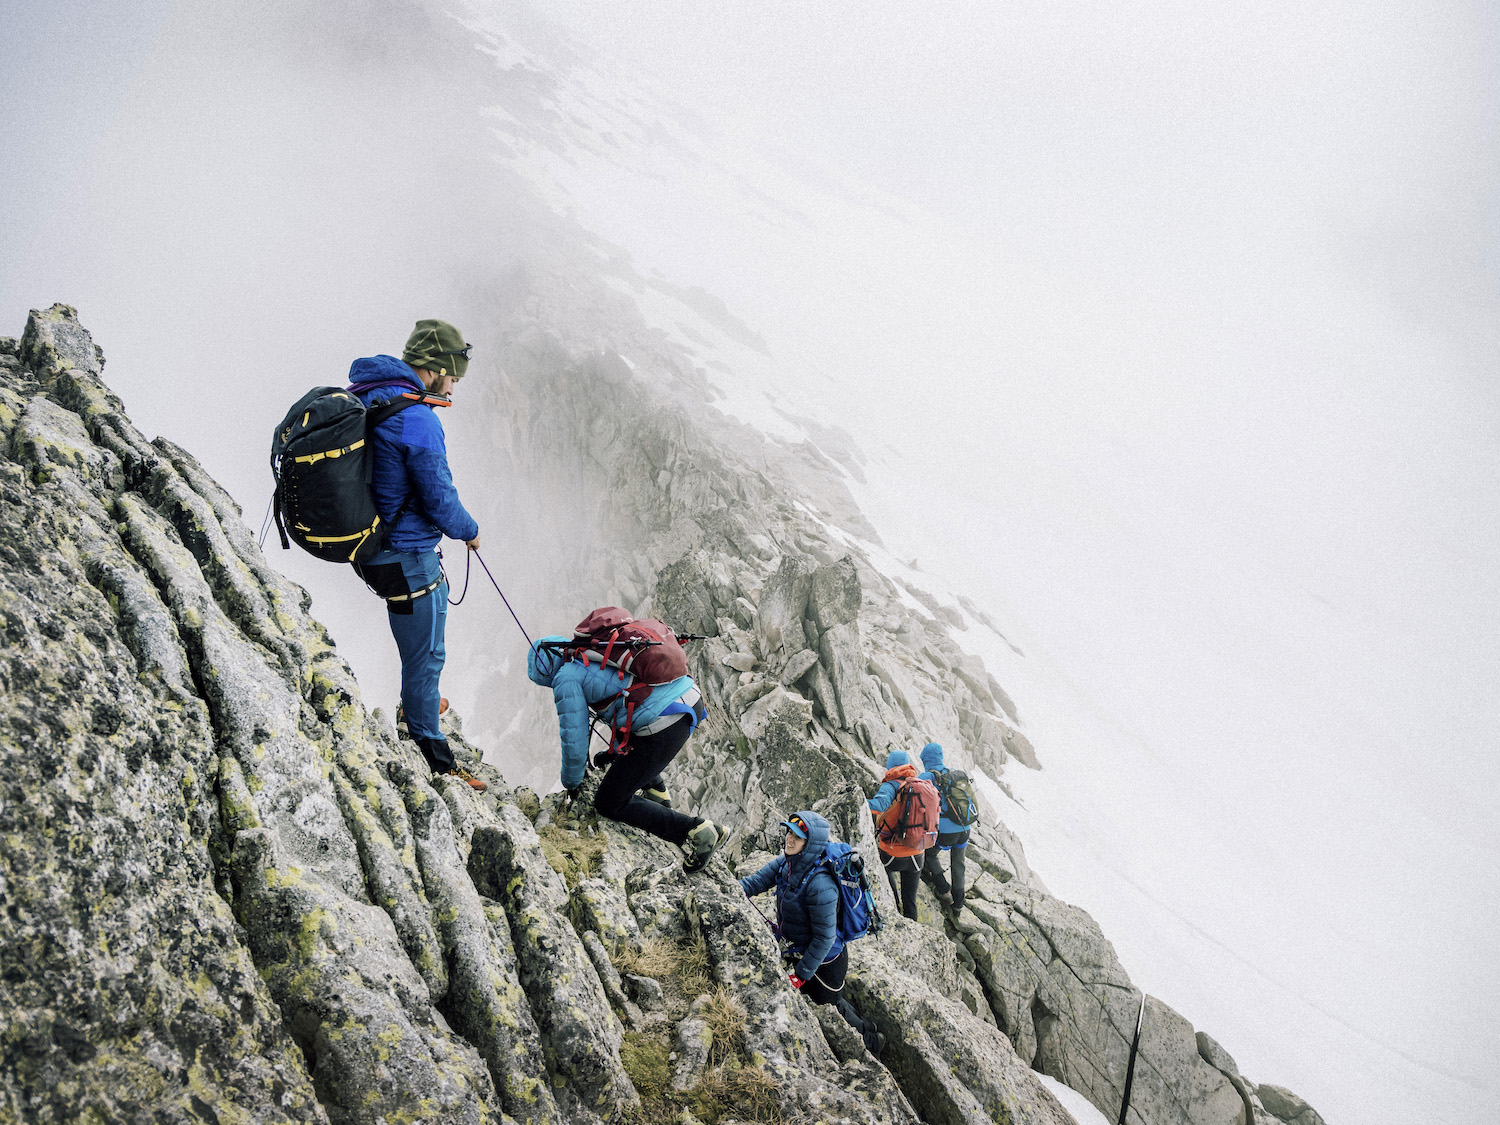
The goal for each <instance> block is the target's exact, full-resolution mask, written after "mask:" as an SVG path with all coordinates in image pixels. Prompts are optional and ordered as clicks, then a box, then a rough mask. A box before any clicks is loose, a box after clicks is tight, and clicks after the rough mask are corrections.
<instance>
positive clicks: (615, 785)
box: [594, 715, 699, 844]
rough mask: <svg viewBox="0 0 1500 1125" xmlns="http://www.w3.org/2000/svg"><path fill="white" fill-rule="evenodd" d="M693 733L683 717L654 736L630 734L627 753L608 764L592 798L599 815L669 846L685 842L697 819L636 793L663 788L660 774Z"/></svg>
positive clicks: (690, 725) (691, 727) (691, 726)
mask: <svg viewBox="0 0 1500 1125" xmlns="http://www.w3.org/2000/svg"><path fill="white" fill-rule="evenodd" d="M692 733H693V724H692V723H690V722H689V721H688V718H687V716H686V715H684V716H683V717H682V718H681V719H678V720H677V722H675V723H673V724H672V725H671V726H669V727H667V728H665V729H664V730H659V731H657V732H656V733H655V734H634V735H631V736H630V753H628V754H625V755H624V756H623V757H618V758H616V759H614V761H613V762H612V763H611V764H610V767H609V770H608V772H606V773H605V775H604V780H603V781H601V782H600V783H599V792H598V793H597V794H596V795H595V797H594V809H595V810H596V811H597V812H598V813H599V815H600V816H607V817H609V819H610V820H618V821H619V822H620V823H621V824H629V825H631V826H632V827H634V828H639V829H640V830H641V831H642V832H649V833H651V835H653V836H659V837H661V838H662V839H663V840H666V841H667V842H668V843H672V844H683V843H686V842H687V835H688V833H689V832H691V831H692V830H693V829H694V828H695V827H697V825H698V819H699V818H698V817H696V816H688V815H687V814H686V813H680V812H678V811H676V810H675V809H669V808H666V807H665V806H662V805H658V804H657V803H656V802H655V801H648V800H646V799H645V798H644V797H638V796H636V794H637V793H639V792H640V791H641V790H642V789H660V788H661V787H662V786H663V784H664V782H663V780H662V776H661V774H662V771H663V770H664V769H666V768H667V766H668V765H669V764H670V763H671V761H672V759H673V758H675V757H677V752H678V751H679V750H681V749H682V748H683V746H684V745H685V744H686V743H687V740H688V735H690V734H692Z"/></svg>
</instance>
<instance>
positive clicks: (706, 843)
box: [526, 610, 727, 871]
mask: <svg viewBox="0 0 1500 1125" xmlns="http://www.w3.org/2000/svg"><path fill="white" fill-rule="evenodd" d="M602 612H604V611H596V613H595V614H591V615H590V618H589V619H586V620H585V624H588V623H589V620H590V619H592V618H594V617H595V616H596V615H597V614H599V613H602ZM618 612H619V613H620V614H622V615H623V613H624V611H623V610H621V611H618ZM628 620H629V619H628V617H627V621H628ZM641 624H655V623H651V622H644V623H641ZM663 628H664V627H663ZM580 629H582V626H580ZM674 643H675V641H674ZM589 653H590V650H589V649H588V648H587V646H586V645H585V644H583V643H581V642H580V640H579V635H578V634H575V636H574V637H572V638H569V637H561V636H552V637H543V638H542V639H541V640H540V641H538V642H537V643H536V644H534V645H533V646H532V648H531V652H530V654H529V655H528V656H527V658H526V674H527V675H528V676H529V677H530V678H531V682H532V683H534V684H539V685H541V686H542V687H549V688H551V689H552V697H553V701H554V702H555V703H556V705H557V725H558V732H559V734H560V735H561V738H562V774H561V779H562V784H563V788H564V789H566V790H567V791H568V795H569V797H570V798H573V799H576V798H577V796H578V794H579V791H580V790H581V789H582V787H583V778H584V773H585V771H586V770H587V769H588V764H589V757H588V755H589V736H590V731H591V729H592V726H593V720H594V719H595V718H598V719H602V720H604V721H605V722H606V723H607V724H608V727H609V730H610V731H611V732H612V737H611V740H610V748H609V751H608V752H607V753H606V754H604V755H601V758H602V759H603V760H604V762H605V763H606V769H605V773H604V779H603V780H602V781H600V783H599V789H598V791H597V792H596V793H595V795H594V809H595V811H597V812H598V813H599V815H600V816H605V817H608V818H609V819H610V820H617V821H619V822H620V823H621V824H629V825H631V826H632V827H635V828H639V829H641V831H643V832H649V833H651V835H653V836H657V837H659V838H661V839H663V840H666V841H668V842H670V843H673V844H676V845H677V846H679V847H681V848H682V849H683V852H684V856H685V858H684V860H683V867H684V868H685V869H686V870H688V871H698V870H701V869H702V868H703V867H704V866H706V865H707V863H708V861H709V859H710V857H712V856H713V854H714V852H715V851H716V850H717V849H718V847H719V845H720V844H721V843H723V842H724V837H725V835H726V834H727V833H726V832H725V830H724V829H723V828H720V827H718V826H717V825H715V824H714V822H713V821H711V820H707V819H705V818H704V817H699V816H689V815H688V814H686V813H682V812H678V811H677V810H675V809H673V808H672V807H671V794H670V791H669V790H668V789H667V783H666V780H665V779H664V777H663V776H662V775H663V771H664V770H665V769H666V768H667V766H668V765H670V764H671V762H672V759H673V758H675V757H676V756H677V753H678V751H680V750H681V749H682V748H683V746H684V745H685V744H686V743H687V740H688V737H689V736H690V735H691V734H692V733H693V731H694V730H695V729H696V728H697V726H698V723H699V721H700V720H702V719H703V718H704V716H705V714H706V712H705V710H704V706H703V700H702V696H701V695H700V693H699V691H698V688H697V686H696V685H695V684H694V683H693V680H692V677H691V676H685V675H684V676H678V677H676V678H674V679H672V680H671V681H669V682H667V683H661V684H656V685H653V686H650V689H649V692H647V691H645V690H642V691H637V692H633V691H631V690H630V689H631V688H633V687H634V686H635V677H634V676H632V675H630V674H628V673H625V672H624V671H623V670H621V669H618V668H616V667H611V666H606V665H605V664H603V663H601V662H598V661H597V659H595V660H593V661H591V660H590V659H589ZM594 655H595V656H596V657H597V654H594ZM646 686H647V685H644V684H643V685H641V687H642V688H643V689H644V688H645V687H646ZM642 791H644V793H643V792H642Z"/></svg>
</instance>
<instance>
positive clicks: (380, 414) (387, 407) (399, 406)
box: [365, 395, 419, 432]
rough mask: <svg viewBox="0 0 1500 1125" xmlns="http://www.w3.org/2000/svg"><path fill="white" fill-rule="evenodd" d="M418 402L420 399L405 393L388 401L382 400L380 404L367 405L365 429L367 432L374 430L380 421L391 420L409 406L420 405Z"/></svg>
mask: <svg viewBox="0 0 1500 1125" xmlns="http://www.w3.org/2000/svg"><path fill="white" fill-rule="evenodd" d="M418 402H419V400H418V399H415V398H407V397H406V396H405V395H397V396H396V397H395V398H393V399H390V400H389V401H387V402H382V403H381V404H380V405H379V406H371V407H366V409H365V430H366V431H367V432H368V431H370V430H373V429H374V428H375V427H376V426H378V425H380V423H382V422H386V421H389V420H390V419H392V418H394V417H395V416H396V415H397V414H400V413H401V412H402V411H403V410H405V409H406V408H407V407H408V406H416V405H418Z"/></svg>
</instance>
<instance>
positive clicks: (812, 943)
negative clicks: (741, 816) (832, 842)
mask: <svg viewBox="0 0 1500 1125" xmlns="http://www.w3.org/2000/svg"><path fill="white" fill-rule="evenodd" d="M796 815H798V816H800V817H801V818H802V819H803V821H804V822H806V824H807V846H806V847H805V848H803V849H802V850H801V851H800V852H798V853H797V854H796V855H794V856H791V857H788V856H786V855H779V856H777V857H776V858H775V859H773V860H772V861H771V862H770V863H768V864H766V865H765V866H764V867H762V868H761V869H760V870H759V871H757V872H756V873H755V874H754V875H749V876H746V877H745V878H743V879H741V880H740V887H741V888H742V889H743V890H744V892H745V893H746V894H747V895H749V896H750V897H752V898H754V897H755V896H756V895H758V894H760V893H762V892H763V891H768V890H770V889H771V888H772V887H773V886H774V887H775V888H776V917H777V920H778V921H779V923H780V926H781V940H782V941H785V942H786V943H787V944H788V945H789V946H790V947H791V948H792V949H793V950H794V951H796V952H797V953H800V954H801V955H802V956H801V958H800V959H799V960H798V961H797V965H796V969H795V972H796V974H797V976H799V977H801V978H802V979H803V980H804V981H806V980H811V979H812V975H813V974H814V973H816V972H817V971H818V966H819V965H821V964H823V962H825V961H831V960H832V959H833V958H835V957H837V956H838V955H839V954H840V953H842V952H843V951H844V943H843V942H841V941H839V886H838V883H837V881H835V879H834V877H833V872H831V871H829V870H828V867H827V865H826V864H824V863H823V853H824V852H825V851H827V849H828V821H826V820H824V819H823V818H822V817H821V816H819V815H818V814H817V813H815V812H809V811H808V810H806V809H803V810H800V811H799V812H798V813H797V814H796ZM809 871H811V872H812V876H811V878H809V877H808V872H809ZM804 879H807V885H806V886H805V887H802V893H801V894H800V895H799V894H797V893H796V890H797V888H798V887H799V886H801V885H802V881H803V880H804Z"/></svg>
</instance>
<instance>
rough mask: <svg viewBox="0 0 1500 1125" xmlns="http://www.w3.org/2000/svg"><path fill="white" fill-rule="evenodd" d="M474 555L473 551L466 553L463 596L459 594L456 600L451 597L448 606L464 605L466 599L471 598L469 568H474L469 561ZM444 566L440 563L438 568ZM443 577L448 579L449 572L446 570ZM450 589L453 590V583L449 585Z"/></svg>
mask: <svg viewBox="0 0 1500 1125" xmlns="http://www.w3.org/2000/svg"><path fill="white" fill-rule="evenodd" d="M473 554H474V552H473V551H465V552H464V592H463V593H461V594H459V595H458V597H456V598H454V597H450V598H449V599H448V604H449V605H463V601H464V599H465V598H467V597H468V596H469V568H470V567H471V566H473V563H471V562H470V561H469V560H470V559H471V558H472V556H473ZM438 557H439V559H441V558H442V556H441V555H439V556H438ZM442 565H443V564H442V563H441V562H439V563H438V566H440V567H441V566H442ZM443 577H444V578H447V577H448V572H447V571H446V570H444V571H443ZM448 589H450V590H452V589H453V583H452V582H449V583H448Z"/></svg>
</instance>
